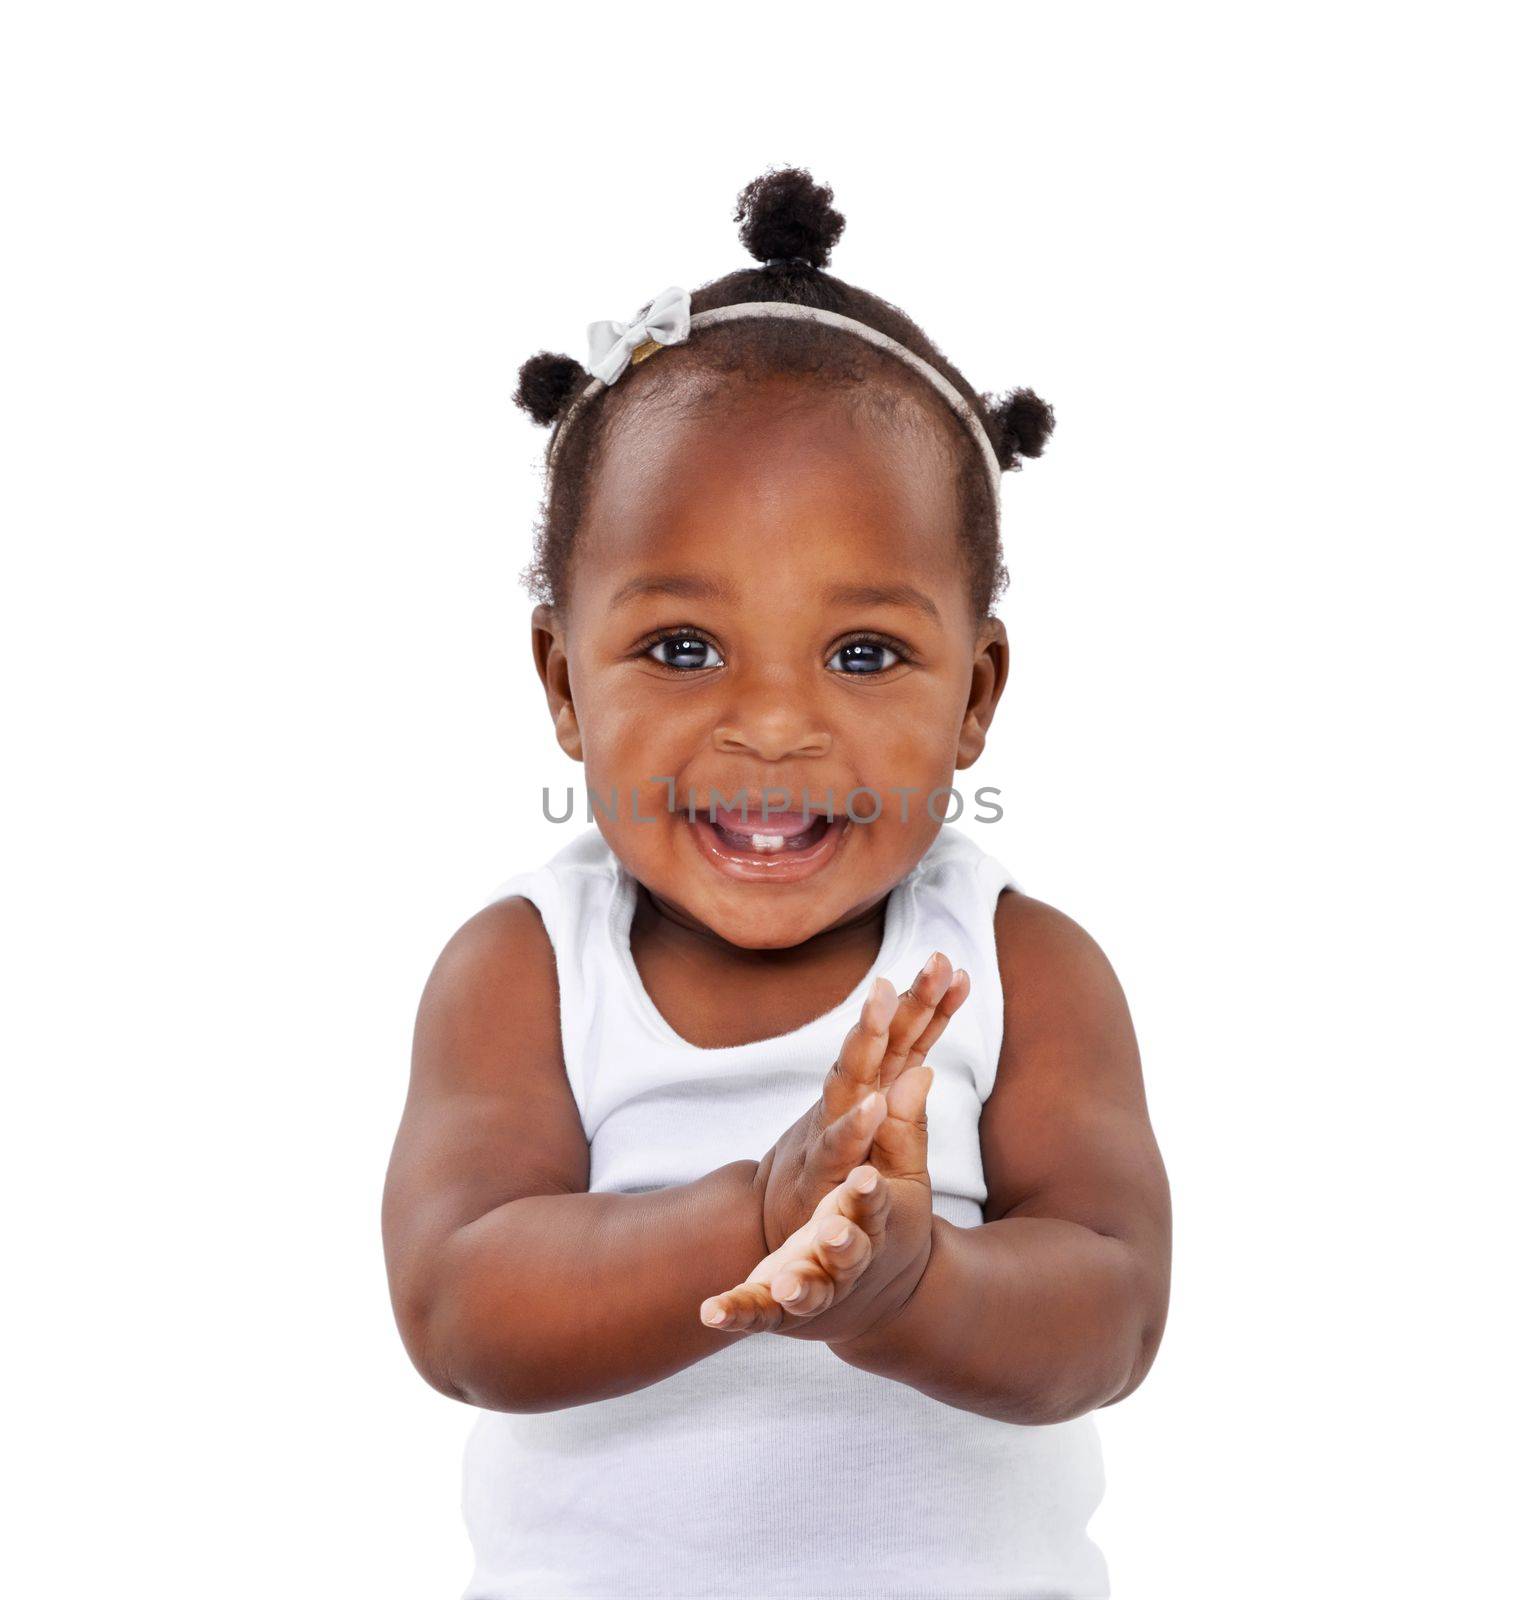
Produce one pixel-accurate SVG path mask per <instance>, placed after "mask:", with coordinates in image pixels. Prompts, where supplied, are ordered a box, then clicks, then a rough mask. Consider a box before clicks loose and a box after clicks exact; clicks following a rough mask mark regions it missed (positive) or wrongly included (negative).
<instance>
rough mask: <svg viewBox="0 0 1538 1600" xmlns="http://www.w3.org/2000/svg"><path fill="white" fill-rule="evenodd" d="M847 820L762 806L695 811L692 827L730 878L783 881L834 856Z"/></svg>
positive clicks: (796, 876)
mask: <svg viewBox="0 0 1538 1600" xmlns="http://www.w3.org/2000/svg"><path fill="white" fill-rule="evenodd" d="M848 826H849V819H848V818H847V817H841V816H829V815H828V814H827V813H826V812H817V811H803V810H801V808H800V807H799V806H798V807H796V808H795V809H793V810H790V811H771V812H769V814H768V815H765V813H764V810H763V808H762V807H761V806H739V807H736V808H731V809H729V808H727V807H725V806H717V807H716V808H715V811H714V814H713V816H712V813H711V812H710V811H708V810H703V811H697V812H696V813H695V821H694V825H693V828H692V831H693V833H694V835H695V838H696V840H697V841H698V842H699V844H700V847H701V849H702V850H703V851H704V853H705V856H706V858H707V859H708V860H709V861H710V862H711V863H712V864H713V865H714V866H716V867H718V868H719V869H720V870H721V871H723V872H725V873H726V874H727V875H728V876H730V877H734V878H751V879H757V880H761V881H768V880H771V879H772V880H774V881H775V882H782V881H787V880H789V879H790V878H793V877H795V878H799V877H804V876H806V875H807V874H808V873H811V872H815V871H817V870H818V869H819V868H820V867H822V866H823V865H825V864H826V863H827V862H828V861H829V860H831V859H832V856H833V853H834V851H835V850H836V849H837V848H838V844H839V842H840V840H841V838H842V836H843V834H844V832H845V830H846V829H847V828H848Z"/></svg>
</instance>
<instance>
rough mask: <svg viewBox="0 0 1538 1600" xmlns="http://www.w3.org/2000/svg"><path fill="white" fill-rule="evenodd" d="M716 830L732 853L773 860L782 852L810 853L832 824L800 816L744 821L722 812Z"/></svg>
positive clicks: (738, 815)
mask: <svg viewBox="0 0 1538 1600" xmlns="http://www.w3.org/2000/svg"><path fill="white" fill-rule="evenodd" d="M712 826H713V827H714V828H715V831H716V834H717V836H718V837H719V838H720V840H721V842H722V843H723V844H725V845H726V846H727V847H728V848H729V849H733V850H751V851H753V852H754V854H756V855H764V856H770V855H778V854H779V853H780V852H781V851H782V850H788V851H790V852H792V853H794V852H795V851H797V850H806V849H809V848H810V847H811V846H812V845H814V844H816V843H817V841H818V840H819V839H821V838H822V836H823V835H824V834H825V833H826V832H827V831H828V827H829V822H828V819H827V818H826V817H819V816H810V817H803V816H801V815H799V814H797V815H794V816H783V817H768V818H764V817H753V818H744V817H743V816H741V815H740V814H737V813H733V812H728V811H722V810H720V809H719V808H718V809H717V811H716V820H715V822H714V823H713V824H712Z"/></svg>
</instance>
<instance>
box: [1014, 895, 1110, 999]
mask: <svg viewBox="0 0 1538 1600" xmlns="http://www.w3.org/2000/svg"><path fill="white" fill-rule="evenodd" d="M993 926H994V942H995V945H996V947H997V951H998V963H999V981H1000V983H1001V984H1002V985H1003V989H1004V1002H1005V1009H1006V1014H1010V1013H1013V1015H1012V1017H1011V1020H1013V1021H1021V1020H1023V1019H1024V1018H1026V1017H1029V1016H1031V1015H1038V1016H1039V1015H1041V1014H1043V1013H1047V1012H1051V1013H1054V1014H1056V1015H1058V1016H1064V1015H1066V1014H1068V1013H1077V1014H1079V1015H1080V1016H1083V1017H1085V1018H1086V1019H1087V1018H1088V1017H1089V1016H1091V1015H1093V1014H1095V1013H1104V1012H1107V1011H1110V1012H1118V1013H1119V1012H1120V1011H1121V1010H1122V1009H1123V1008H1124V1006H1125V1000H1124V997H1123V995H1122V990H1121V984H1120V982H1119V980H1118V979H1117V976H1116V973H1115V970H1114V969H1113V968H1112V966H1111V963H1110V961H1109V959H1108V958H1107V956H1106V954H1105V951H1104V950H1102V949H1101V948H1100V945H1099V944H1098V943H1097V942H1096V941H1095V940H1094V938H1092V937H1091V935H1090V934H1089V932H1088V931H1087V930H1086V929H1085V928H1083V927H1082V926H1081V925H1080V924H1079V923H1077V922H1075V921H1074V919H1073V918H1072V917H1070V916H1069V915H1068V914H1067V913H1066V912H1063V911H1060V910H1058V908H1057V907H1056V906H1052V905H1048V904H1047V902H1046V901H1044V900H1037V899H1035V898H1033V897H1032V896H1031V895H1028V894H1025V893H1023V892H1022V891H1021V890H1019V889H1017V888H1015V887H1013V886H1009V887H1006V888H1004V889H1003V890H1001V891H1000V894H999V898H998V904H997V906H996V907H995V910H994V924H993Z"/></svg>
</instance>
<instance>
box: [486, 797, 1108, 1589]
mask: <svg viewBox="0 0 1538 1600" xmlns="http://www.w3.org/2000/svg"><path fill="white" fill-rule="evenodd" d="M1006 885H1009V886H1011V887H1014V886H1015V884H1014V880H1013V878H1012V876H1011V875H1010V873H1009V871H1008V869H1007V868H1005V867H1003V866H1002V865H1001V864H1000V863H999V862H997V861H995V860H994V859H993V858H992V857H991V856H988V855H986V854H985V853H984V852H983V851H982V850H980V849H979V848H978V846H977V845H976V844H974V843H973V842H972V841H971V840H970V839H968V838H967V837H966V836H965V835H964V834H961V833H958V832H957V831H956V829H955V828H954V827H951V826H946V827H942V828H941V830H940V832H939V834H938V836H937V837H936V839H935V842H934V844H933V845H932V846H931V847H930V849H929V851H928V852H927V854H926V855H925V856H924V857H923V859H922V860H921V861H920V862H919V863H918V865H917V866H916V867H915V868H914V869H913V871H912V872H911V873H910V874H909V875H908V876H907V877H906V878H905V879H904V880H903V881H902V883H900V884H899V885H898V886H897V888H896V889H894V890H893V891H892V894H891V896H890V898H889V900H888V902H887V910H886V919H885V928H884V931H883V937H882V943H881V951H880V954H879V956H878V957H877V960H876V963H875V965H874V967H873V968H872V969H871V971H870V973H869V974H868V975H867V977H866V978H865V979H863V980H862V981H861V983H860V984H859V985H858V986H857V988H856V989H855V990H854V992H853V993H851V994H850V995H849V996H848V997H847V998H846V999H845V1000H844V1002H843V1003H842V1004H841V1005H839V1006H837V1007H836V1008H835V1009H834V1010H832V1011H830V1012H828V1013H826V1014H825V1015H824V1016H821V1017H818V1018H816V1019H815V1020H814V1021H812V1022H809V1023H807V1024H806V1025H805V1026H804V1027H801V1028H797V1029H795V1030H794V1031H793V1032H791V1033H787V1034H782V1035H780V1036H779V1037H778V1038H773V1039H763V1040H758V1041H755V1042H754V1043H752V1044H743V1045H729V1046H727V1047H725V1048H722V1049H703V1048H701V1047H700V1046H698V1045H692V1044H689V1043H688V1042H687V1041H686V1040H684V1039H682V1038H680V1037H679V1035H678V1034H676V1033H675V1032H674V1031H673V1029H672V1028H671V1027H670V1026H669V1025H668V1023H667V1022H666V1021H665V1020H664V1019H663V1017H662V1015H661V1013H660V1012H659V1011H658V1010H657V1008H656V1006H655V1005H654V1004H653V1003H652V1001H651V998H650V996H649V995H648V994H647V993H646V990H645V988H644V987H643V986H642V983H641V979H640V975H639V973H638V972H637V970H636V966H635V962H634V960H633V958H632V956H631V952H630V925H631V919H632V917H633V915H634V912H635V906H636V893H637V885H636V881H635V879H634V878H633V877H632V876H631V874H630V873H629V872H628V871H627V870H626V869H625V868H624V867H623V866H622V865H621V863H620V862H619V860H618V858H617V857H616V856H615V855H614V853H613V852H612V851H611V850H610V849H609V847H608V845H607V844H606V843H605V841H604V839H603V836H602V835H601V834H600V833H599V831H598V830H597V829H596V828H590V829H588V830H587V831H585V832H584V833H583V834H581V835H580V836H579V837H577V838H576V839H574V840H573V841H572V842H571V843H570V844H569V845H567V846H566V848H564V849H563V850H561V851H560V852H559V853H558V854H556V855H555V856H554V857H553V858H552V859H551V860H550V861H549V862H548V863H547V864H546V865H545V866H544V867H541V868H540V869H539V870H538V871H535V872H530V873H525V874H523V875H521V876H519V877H517V878H514V879H512V880H511V881H510V882H508V883H506V884H504V885H503V886H502V888H501V889H500V890H498V892H497V894H496V895H494V896H493V897H492V898H493V900H497V899H502V898H505V897H507V896H509V895H522V896H525V897H527V898H528V899H529V900H532V901H533V902H534V904H535V905H536V906H537V907H538V908H539V911H540V915H541V917H542V918H543V920H544V924H545V929H546V931H547V933H548V934H549V936H550V940H551V943H552V945H553V947H554V950H555V959H556V973H557V979H558V982H559V986H560V1006H561V1043H562V1047H563V1051H564V1054H565V1059H566V1073H567V1077H568V1079H569V1080H570V1083H571V1090H572V1094H573V1095H574V1096H575V1097H576V1102H577V1106H578V1109H579V1110H580V1112H581V1114H582V1126H583V1129H584V1131H585V1133H586V1134H587V1138H588V1143H589V1145H590V1146H591V1149H592V1161H591V1173H590V1178H589V1184H588V1187H589V1189H591V1190H593V1191H595V1192H607V1193H638V1192H641V1191H644V1190H648V1189H656V1188H661V1187H664V1186H667V1185H672V1184H681V1183H689V1182H691V1181H693V1180H694V1179H696V1178H699V1177H701V1176H703V1175H704V1174H705V1173H707V1172H711V1171H713V1170H714V1169H715V1168H717V1167H722V1166H725V1165H726V1164H727V1163H728V1162H732V1161H742V1160H757V1159H758V1158H759V1157H761V1156H762V1155H763V1154H764V1152H765V1151H766V1150H768V1149H769V1148H770V1146H772V1145H773V1143H774V1142H775V1140H776V1139H778V1138H779V1136H780V1135H781V1134H782V1133H783V1132H784V1131H785V1129H786V1128H788V1127H789V1126H790V1125H791V1123H792V1122H794V1121H795V1120H796V1119H797V1118H798V1117H800V1116H801V1114H802V1113H803V1112H804V1111H805V1110H806V1109H807V1107H808V1106H809V1105H811V1103H812V1102H813V1101H814V1100H815V1099H816V1098H817V1096H818V1095H819V1094H820V1093H821V1090H822V1082H823V1078H824V1077H825V1076H826V1074H827V1071H828V1068H829V1067H830V1066H831V1065H832V1064H833V1061H834V1060H835V1058H836V1057H837V1055H838V1050H839V1046H840V1043H841V1042H842V1039H843V1036H844V1034H845V1033H846V1032H847V1031H848V1030H849V1028H850V1027H851V1026H852V1024H853V1022H854V1019H855V1017H856V1015H857V1014H858V1011H859V1007H860V1004H861V1002H862V1001H863V999H864V996H865V994H866V992H867V991H868V989H869V987H870V984H871V981H872V980H873V979H874V978H875V977H876V976H877V975H878V974H879V975H884V976H886V977H888V978H890V979H891V980H892V982H893V983H894V984H896V986H897V988H898V989H899V990H901V989H904V988H906V987H907V986H908V984H909V983H910V982H911V981H912V979H913V975H914V973H915V972H916V971H917V970H918V968H919V966H920V965H922V963H923V962H924V960H925V959H926V958H927V957H928V956H929V954H930V953H931V952H932V951H934V950H943V951H944V952H945V953H946V955H947V956H949V957H950V959H951V960H952V961H953V962H954V963H955V964H956V965H957V966H962V967H965V968H966V969H967V971H968V973H969V974H970V975H971V979H972V991H971V994H970V996H969V998H968V1000H967V1003H966V1005H964V1006H963V1007H962V1008H961V1010H960V1011H959V1012H958V1013H957V1015H956V1017H955V1018H954V1019H953V1020H952V1022H951V1024H950V1026H949V1027H948V1029H947V1030H946V1033H945V1035H944V1037H943V1038H942V1039H941V1040H940V1042H939V1044H938V1045H937V1046H936V1048H935V1049H934V1051H933V1052H932V1054H931V1055H930V1057H929V1065H930V1066H932V1067H933V1068H934V1071H935V1078H934V1083H933V1086H932V1087H931V1089H930V1093H929V1169H930V1177H931V1183H932V1187H933V1191H934V1209H935V1211H936V1212H937V1213H938V1214H939V1215H940V1216H942V1217H945V1218H946V1219H947V1220H948V1221H950V1222H953V1223H955V1224H956V1225H957V1226H958V1227H963V1228H966V1227H975V1226H977V1225H978V1224H979V1223H980V1222H981V1221H982V1202H983V1200H984V1199H985V1198H986V1193H987V1190H986V1186H985V1184H984V1181H983V1169H982V1159H981V1155H980V1152H979V1148H978V1138H977V1122H978V1113H979V1112H980V1110H981V1108H982V1103H983V1101H984V1100H986V1099H987V1098H988V1095H989V1093H990V1091H991V1090H992V1088H993V1079H994V1073H995V1071H996V1069H997V1066H998V1060H999V1049H1000V1044H1001V1041H1002V1037H1003V1019H1004V1006H1003V991H1002V987H1001V984H1000V979H999V969H998V960H997V955H996V952H995V948H994V931H993V919H994V909H995V905H996V903H997V900H998V896H999V892H1000V890H1001V889H1003V888H1004V887H1005V886H1006ZM723 1287H726V1286H725V1285H723ZM862 1461H867V1462H869V1463H870V1464H871V1467H872V1470H871V1471H869V1472H863V1473H862V1472H861V1471H859V1470H858V1469H857V1468H856V1466H855V1463H858V1462H862ZM1102 1484H1103V1479H1102V1475H1101V1461H1100V1448H1099V1442H1098V1437H1097V1434H1096V1430H1095V1426H1094V1423H1093V1422H1092V1420H1091V1419H1090V1418H1089V1417H1087V1416H1086V1417H1081V1418H1079V1419H1077V1420H1076V1421H1073V1422H1066V1423H1058V1424H1053V1425H1051V1426H1048V1427H1023V1426H1020V1425H1018V1424H1014V1423H1007V1422H999V1421H995V1420H993V1419H992V1418H988V1417H982V1416H978V1415H976V1414H975V1413H972V1412H968V1411H962V1410H959V1409H958V1408H956V1407H954V1406H948V1405H945V1404H943V1403H942V1402H941V1401H938V1400H934V1399H931V1398H930V1397H929V1396H927V1395H924V1394H921V1393H919V1391H918V1390H916V1389H913V1388H910V1387H909V1386H907V1385H906V1384H901V1383H896V1382H894V1381H893V1380H891V1379H889V1378H882V1377H878V1376H876V1375H874V1374H872V1373H867V1372H861V1371H859V1370H857V1369H856V1368H854V1367H852V1366H849V1365H848V1364H847V1363H846V1362H843V1361H841V1360H839V1358H838V1357H837V1356H835V1355H834V1354H833V1353H832V1352H831V1351H830V1350H829V1349H828V1348H827V1347H826V1346H825V1345H822V1344H819V1343H817V1342H815V1341H813V1340H804V1339H788V1338H782V1337H780V1336H779V1335H777V1334H755V1335H754V1336H752V1337H751V1338H747V1339H739V1340H738V1341H737V1342H736V1343H734V1344H731V1345H728V1346H726V1347H725V1348H724V1349H723V1350H722V1351H720V1352H719V1353H718V1354H715V1355H710V1356H707V1357H705V1359H704V1360H702V1361H698V1362H696V1363H695V1364H694V1365H693V1366H690V1367H686V1368H685V1369H684V1370H683V1371H682V1372H678V1373H675V1374H674V1375H673V1376H672V1377H670V1378H665V1379H663V1380H662V1381H661V1382H659V1383H654V1384H651V1385H649V1386H648V1387H647V1388H644V1389H640V1390H637V1391H635V1392H634V1393H632V1394H627V1395H621V1396H619V1397H617V1398H615V1399H609V1400H599V1401H594V1402H592V1403H590V1404H587V1405H579V1406H571V1407H568V1408H566V1409H565V1410H561V1411H552V1412H542V1413H538V1414H535V1415H517V1414H511V1413H505V1412H482V1413H481V1414H480V1416H479V1418H478V1420H477V1422H476V1425H475V1428H474V1431H473V1432H472V1434H471V1438H470V1442H469V1446H468V1449H467V1451H466V1455H465V1470H464V1509H465V1518H466V1522H467V1524H468V1527H469V1531H470V1538H471V1543H472V1545H473V1548H474V1552H475V1573H474V1576H473V1578H472V1580H471V1582H470V1586H469V1588H468V1589H466V1591H465V1595H464V1600H513V1597H514V1596H517V1597H520V1600H522V1597H530V1600H532V1597H538V1600H566V1597H575V1596H581V1597H583V1600H626V1597H630V1596H666V1597H668V1600H684V1597H701V1600H703V1597H707V1596H708V1597H711V1600H717V1597H719V1596H722V1595H728V1594H729V1595H733V1596H742V1597H754V1600H756V1597H759V1596H796V1597H797V1600H810V1597H813V1596H828V1597H834V1596H849V1597H853V1596H862V1597H863V1596H873V1595H879V1596H929V1597H941V1596H944V1597H946V1600H952V1597H960V1596H983V1595H986V1596H989V1597H991V1600H999V1597H1012V1600H1046V1597H1047V1596H1051V1597H1053V1600H1081V1597H1083V1600H1088V1597H1091V1596H1094V1597H1099V1596H1104V1595H1106V1594H1108V1593H1109V1590H1108V1587H1107V1580H1106V1571H1105V1563H1104V1561H1103V1559H1102V1557H1101V1555H1100V1552H1099V1550H1098V1549H1097V1548H1096V1547H1095V1545H1094V1544H1093V1543H1092V1541H1091V1540H1090V1539H1089V1537H1088V1535H1087V1534H1086V1532H1085V1525H1086V1523H1087V1522H1088V1521H1089V1518H1090V1515H1091V1513H1092V1512H1093V1511H1094V1509H1095V1507H1096V1506H1097V1504H1098V1503H1099V1500H1100V1495H1101V1490H1102Z"/></svg>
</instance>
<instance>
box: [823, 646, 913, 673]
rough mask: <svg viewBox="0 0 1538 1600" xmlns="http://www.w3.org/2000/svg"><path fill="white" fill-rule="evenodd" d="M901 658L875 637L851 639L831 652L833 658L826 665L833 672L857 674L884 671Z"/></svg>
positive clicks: (893, 665)
mask: <svg viewBox="0 0 1538 1600" xmlns="http://www.w3.org/2000/svg"><path fill="white" fill-rule="evenodd" d="M901 660H902V657H901V656H900V655H898V653H897V652H896V651H895V650H894V649H893V648H892V647H891V645H889V644H882V643H880V642H879V641H878V640H876V639H852V640H850V642H849V643H848V644H843V645H840V646H839V647H838V649H837V650H835V651H834V652H833V658H832V660H831V661H829V662H828V665H829V667H831V668H832V669H833V671H834V672H849V673H854V674H856V675H858V674H860V673H867V672H885V671H886V670H887V669H888V668H889V667H895V666H896V665H897V663H898V662H899V661H901Z"/></svg>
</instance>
